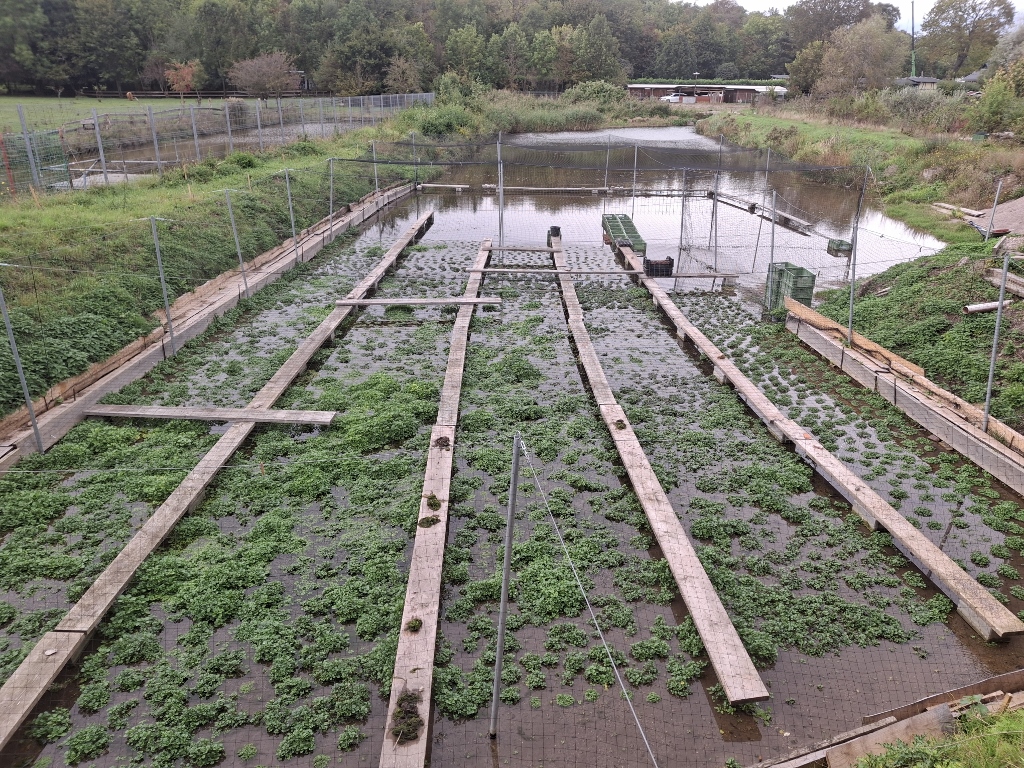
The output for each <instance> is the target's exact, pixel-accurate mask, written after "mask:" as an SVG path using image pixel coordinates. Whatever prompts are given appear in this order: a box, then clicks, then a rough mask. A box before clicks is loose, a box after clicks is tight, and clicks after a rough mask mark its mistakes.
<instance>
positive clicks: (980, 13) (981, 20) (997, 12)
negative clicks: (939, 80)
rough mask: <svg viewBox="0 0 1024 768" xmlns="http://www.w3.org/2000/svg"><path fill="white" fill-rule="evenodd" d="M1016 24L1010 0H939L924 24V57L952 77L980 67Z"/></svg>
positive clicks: (922, 42)
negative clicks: (1005, 32) (1003, 34)
mask: <svg viewBox="0 0 1024 768" xmlns="http://www.w3.org/2000/svg"><path fill="white" fill-rule="evenodd" d="M1011 23H1013V4H1012V3H1011V2H1010V0H938V2H936V3H935V5H933V6H932V9H931V10H930V11H929V12H928V15H927V16H925V18H924V23H923V24H921V32H922V33H924V39H922V41H921V48H922V49H923V53H924V54H925V55H926V56H927V57H928V58H929V59H931V60H932V61H934V62H935V63H936V64H937V65H939V66H942V67H943V68H944V69H945V72H946V74H948V75H958V74H961V73H962V72H964V71H970V70H973V69H975V68H977V67H978V66H980V65H981V64H982V63H983V62H984V61H985V60H986V59H987V58H988V56H989V54H990V53H991V52H992V49H993V48H994V47H995V45H996V41H997V40H998V39H999V34H1000V32H1002V31H1003V30H1004V29H1006V28H1007V27H1008V26H1009V25H1010V24H1011Z"/></svg>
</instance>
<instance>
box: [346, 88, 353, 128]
mask: <svg viewBox="0 0 1024 768" xmlns="http://www.w3.org/2000/svg"><path fill="white" fill-rule="evenodd" d="M345 98H346V99H348V107H347V108H346V109H347V111H348V129H349V130H350V131H351V130H352V97H351V96H346V97H345Z"/></svg>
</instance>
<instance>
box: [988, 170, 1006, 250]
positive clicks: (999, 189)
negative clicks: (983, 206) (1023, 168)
mask: <svg viewBox="0 0 1024 768" xmlns="http://www.w3.org/2000/svg"><path fill="white" fill-rule="evenodd" d="M1002 191H1003V180H1002V179H1000V180H999V183H998V184H996V199H995V200H994V201H993V202H992V213H990V214H989V216H988V229H986V230H985V242H986V243H987V242H988V238H989V236H990V235H991V234H992V222H994V221H995V219H996V206H998V205H999V193H1000V192H1002Z"/></svg>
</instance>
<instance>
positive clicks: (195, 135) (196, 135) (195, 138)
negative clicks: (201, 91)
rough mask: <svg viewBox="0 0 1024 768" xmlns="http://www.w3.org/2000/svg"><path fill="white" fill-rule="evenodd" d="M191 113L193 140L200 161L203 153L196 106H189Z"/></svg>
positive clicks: (197, 158) (197, 159)
mask: <svg viewBox="0 0 1024 768" xmlns="http://www.w3.org/2000/svg"><path fill="white" fill-rule="evenodd" d="M188 111H189V114H191V115H192V141H193V142H194V143H195V145H196V162H197V163H198V162H200V161H201V160H202V159H203V156H202V153H201V152H200V151H199V131H198V129H197V128H196V108H195V107H192V106H190V107H189V108H188Z"/></svg>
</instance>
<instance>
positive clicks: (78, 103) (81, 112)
mask: <svg viewBox="0 0 1024 768" xmlns="http://www.w3.org/2000/svg"><path fill="white" fill-rule="evenodd" d="M184 103H185V106H186V107H188V106H196V105H197V104H198V102H197V101H196V98H195V96H191V97H189V98H186V99H185V102H184ZM19 104H20V105H21V106H22V109H23V110H24V112H25V120H26V122H27V123H28V127H29V130H37V131H41V130H46V129H48V128H59V127H60V126H62V125H64V124H65V123H70V122H74V121H76V120H82V119H85V118H87V117H88V118H91V117H92V111H93V110H94V109H95V110H96V112H97V113H99V114H101V115H102V114H105V113H113V112H118V113H131V114H138V115H145V114H146V113H147V110H148V109H149V108H150V107H152V108H153V111H154V112H159V111H160V110H166V109H176V108H178V107H180V106H181V104H182V101H181V100H180V99H179V98H178V97H177V96H174V97H167V98H163V99H136V100H135V101H128V99H116V98H100V99H96V98H91V97H87V96H78V97H70V96H68V97H64V98H60V99H56V98H52V97H49V98H44V97H39V96H25V95H19V96H0V133H20V132H21V120H20V119H19V117H18V105H19ZM223 104H224V99H203V104H202V106H204V107H220V108H222V107H223Z"/></svg>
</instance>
